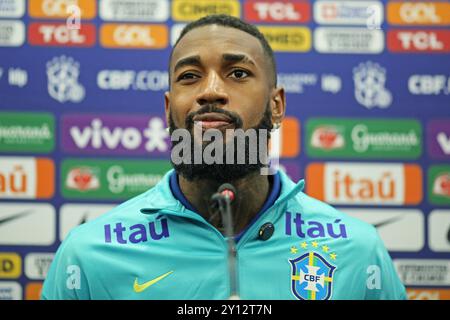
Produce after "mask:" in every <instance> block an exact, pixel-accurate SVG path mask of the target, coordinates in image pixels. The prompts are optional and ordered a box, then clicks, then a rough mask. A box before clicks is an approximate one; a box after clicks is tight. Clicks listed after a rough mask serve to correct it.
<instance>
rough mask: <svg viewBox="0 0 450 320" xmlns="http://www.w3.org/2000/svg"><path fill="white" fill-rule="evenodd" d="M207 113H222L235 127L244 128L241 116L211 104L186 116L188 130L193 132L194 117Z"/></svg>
mask: <svg viewBox="0 0 450 320" xmlns="http://www.w3.org/2000/svg"><path fill="white" fill-rule="evenodd" d="M205 113H221V114H224V115H226V116H227V117H228V118H230V121H231V123H232V124H234V127H235V128H236V129H239V128H242V126H243V124H242V119H241V117H239V115H237V114H236V113H234V112H231V111H228V110H225V109H222V108H219V107H218V106H217V104H214V103H209V104H205V105H204V106H202V107H201V108H200V109H199V110H197V111H194V112H190V113H189V114H188V115H187V116H186V120H185V126H186V129H187V130H189V131H191V130H192V129H193V128H194V117H195V116H198V115H202V114H205Z"/></svg>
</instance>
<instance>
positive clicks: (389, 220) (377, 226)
mask: <svg viewBox="0 0 450 320" xmlns="http://www.w3.org/2000/svg"><path fill="white" fill-rule="evenodd" d="M400 219H401V218H400V217H394V218H391V219H387V220H384V221H381V222H378V223H372V225H373V226H374V227H375V228H379V227H382V226H385V225H387V224H390V223H392V222H395V221H397V220H400Z"/></svg>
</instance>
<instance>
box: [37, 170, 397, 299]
mask: <svg viewBox="0 0 450 320" xmlns="http://www.w3.org/2000/svg"><path fill="white" fill-rule="evenodd" d="M173 176H175V177H176V175H175V172H174V171H173V170H171V171H169V172H168V173H167V174H166V175H165V176H164V178H163V179H162V180H161V181H160V182H159V183H158V184H157V185H156V186H155V187H154V188H152V189H150V190H148V191H147V192H145V193H143V194H141V195H139V196H137V197H135V198H133V199H131V200H129V201H127V202H125V203H123V204H121V205H120V206H118V207H116V208H115V209H113V210H111V211H110V212H108V213H106V214H104V215H102V216H100V217H99V218H97V219H95V220H92V221H90V222H88V223H85V224H83V225H81V226H79V227H77V228H75V229H74V230H72V231H71V233H70V234H69V236H68V237H67V238H66V239H65V240H64V242H63V243H62V244H61V246H60V247H59V249H58V251H57V253H56V255H55V259H54V261H53V263H52V265H51V267H50V270H49V273H48V275H47V278H46V280H45V283H44V287H43V290H42V296H41V297H42V299H133V300H134V299H227V298H228V296H229V294H230V282H229V281H230V280H229V279H230V277H229V275H228V265H227V241H226V238H225V237H224V236H223V235H222V234H221V233H220V232H219V231H218V230H217V229H216V228H215V227H213V226H212V225H211V224H210V223H208V222H207V221H206V220H205V219H204V218H203V217H202V216H200V215H199V214H198V213H196V212H194V211H193V210H190V209H188V208H187V207H186V206H185V205H183V204H182V202H183V201H180V200H179V198H177V197H175V196H174V192H173V188H171V183H170V181H171V177H172V178H173ZM274 180H276V181H278V183H279V185H280V188H279V193H278V194H277V197H276V198H275V199H274V200H273V201H272V203H270V206H269V207H268V208H266V209H264V210H262V212H260V213H259V214H258V216H257V217H256V218H255V219H254V220H253V221H252V223H251V224H250V225H249V226H248V228H247V229H246V230H245V231H244V232H243V233H242V234H241V235H240V236H239V237H238V238H237V239H238V241H237V246H236V249H237V271H238V272H237V273H238V274H237V276H238V287H239V294H240V297H241V298H242V299H300V300H326V299H406V292H405V287H404V286H403V284H402V283H401V282H400V280H399V278H398V276H397V274H396V272H395V269H394V267H393V264H392V260H391V258H390V256H389V254H388V252H387V251H386V249H385V247H384V245H383V243H382V241H381V239H380V237H379V236H378V234H377V232H376V229H375V228H374V227H373V226H371V225H369V224H366V223H364V222H362V221H360V220H357V219H355V218H352V217H350V216H348V215H346V214H344V213H342V212H339V211H337V210H336V209H334V208H333V207H331V206H329V205H327V204H325V203H323V202H320V201H318V200H316V199H313V198H311V197H309V196H307V195H306V194H305V193H303V192H302V190H303V187H304V181H303V180H302V181H300V182H299V183H298V184H295V183H294V182H293V181H292V180H290V179H289V177H287V176H286V175H285V174H284V173H282V172H281V171H280V172H278V173H277V175H275V177H274ZM191 209H192V208H191ZM268 222H269V223H272V224H273V226H274V228H275V230H274V233H273V235H272V236H271V237H270V238H269V239H267V240H263V239H261V238H260V237H259V236H258V231H259V230H260V228H261V226H262V225H263V224H265V223H268Z"/></svg>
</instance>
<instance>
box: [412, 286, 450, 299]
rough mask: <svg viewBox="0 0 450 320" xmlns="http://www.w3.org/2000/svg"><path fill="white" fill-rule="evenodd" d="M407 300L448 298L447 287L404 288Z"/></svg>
mask: <svg viewBox="0 0 450 320" xmlns="http://www.w3.org/2000/svg"><path fill="white" fill-rule="evenodd" d="M406 293H407V294H408V300H450V290H449V289H418V288H408V289H406Z"/></svg>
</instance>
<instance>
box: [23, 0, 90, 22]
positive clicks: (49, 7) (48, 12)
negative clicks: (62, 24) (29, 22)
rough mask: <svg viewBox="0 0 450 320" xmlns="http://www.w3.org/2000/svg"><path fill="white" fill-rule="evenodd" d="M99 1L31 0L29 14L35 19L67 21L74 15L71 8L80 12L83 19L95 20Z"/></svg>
mask: <svg viewBox="0 0 450 320" xmlns="http://www.w3.org/2000/svg"><path fill="white" fill-rule="evenodd" d="M96 2H97V1H92V0H29V2H28V12H29V14H30V16H31V17H33V18H47V19H48V18H51V19H65V18H68V17H70V16H72V15H73V12H72V11H71V10H70V9H71V6H76V7H77V8H79V10H80V18H81V19H93V18H94V17H95V16H96V14H97V12H96V11H97V7H96Z"/></svg>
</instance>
